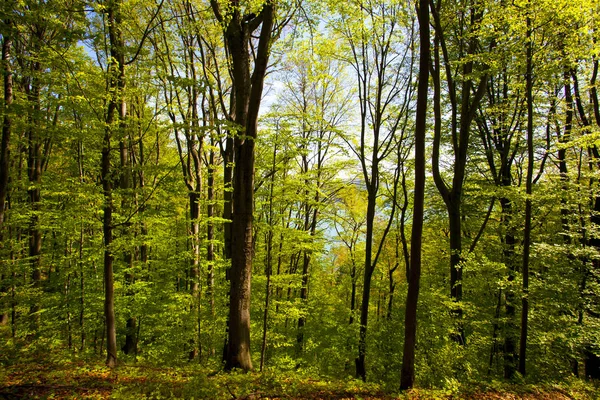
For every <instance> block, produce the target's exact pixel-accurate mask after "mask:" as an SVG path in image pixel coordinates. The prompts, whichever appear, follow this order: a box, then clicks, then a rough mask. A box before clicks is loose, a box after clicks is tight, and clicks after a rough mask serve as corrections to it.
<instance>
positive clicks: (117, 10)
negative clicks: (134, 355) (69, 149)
mask: <svg viewBox="0 0 600 400" xmlns="http://www.w3.org/2000/svg"><path fill="white" fill-rule="evenodd" d="M106 13H107V15H108V31H109V39H110V56H111V62H110V63H109V66H108V83H109V99H108V104H107V112H106V128H105V131H104V140H103V143H102V170H101V178H102V189H103V194H104V217H103V223H102V229H103V235H104V321H105V332H106V365H107V366H108V367H111V368H112V367H114V366H116V364H117V330H116V319H115V299H114V271H113V263H114V256H113V254H112V249H111V245H112V242H113V229H114V227H113V216H112V214H113V209H114V204H113V198H112V191H113V184H114V183H113V181H114V177H113V175H114V173H113V171H112V170H111V141H112V136H113V130H114V129H115V125H116V126H117V127H120V126H121V124H120V123H118V124H115V114H117V113H118V114H117V115H116V117H117V118H118V119H119V120H120V119H121V118H122V117H124V111H125V110H124V109H123V104H124V102H123V100H122V96H123V90H124V88H125V60H124V55H123V50H124V49H123V45H124V41H123V35H122V32H121V0H111V1H109V2H108V4H107V8H106ZM118 122H121V121H118Z"/></svg>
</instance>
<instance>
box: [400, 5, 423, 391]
mask: <svg viewBox="0 0 600 400" xmlns="http://www.w3.org/2000/svg"><path fill="white" fill-rule="evenodd" d="M417 13H418V19H419V84H418V85H419V86H418V91H417V113H416V116H415V189H414V197H413V224H412V231H411V245H410V246H411V247H410V268H409V271H408V272H409V275H408V293H407V295H406V314H405V317H404V352H403V356H402V373H401V377H400V389H401V390H407V389H410V388H412V387H413V385H414V382H415V348H416V343H417V303H418V300H419V287H420V279H421V243H422V233H423V213H424V198H425V137H426V133H427V95H428V94H427V92H428V80H429V64H430V42H429V2H428V1H427V0H419V3H418V8H417Z"/></svg>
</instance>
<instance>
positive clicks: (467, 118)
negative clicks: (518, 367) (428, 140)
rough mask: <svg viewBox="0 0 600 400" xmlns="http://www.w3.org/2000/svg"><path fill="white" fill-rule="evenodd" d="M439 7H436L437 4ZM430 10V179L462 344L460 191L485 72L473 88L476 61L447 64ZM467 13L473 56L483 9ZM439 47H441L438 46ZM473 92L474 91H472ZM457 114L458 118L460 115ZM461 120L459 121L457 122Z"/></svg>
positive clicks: (468, 44) (457, 338) (436, 12)
mask: <svg viewBox="0 0 600 400" xmlns="http://www.w3.org/2000/svg"><path fill="white" fill-rule="evenodd" d="M438 7H439V6H438ZM431 11H432V13H433V17H434V23H433V27H434V29H435V32H436V36H435V52H434V53H435V54H434V57H435V65H434V67H435V68H434V73H433V78H434V85H435V92H434V114H435V127H434V144H433V157H432V158H433V160H432V167H433V171H432V172H433V178H434V182H435V185H436V187H437V189H438V191H439V192H440V194H441V196H442V198H443V199H444V203H445V205H446V209H447V213H448V223H449V232H450V299H451V300H452V301H453V302H455V303H456V304H455V305H454V307H453V309H452V315H453V316H454V317H455V320H456V323H455V329H454V331H453V333H452V334H451V338H452V339H453V340H454V341H456V342H457V343H459V344H465V339H466V338H465V334H464V329H463V326H462V321H461V319H462V306H461V305H460V301H461V300H462V268H461V261H462V259H461V257H462V255H461V251H462V231H461V220H462V210H461V207H462V192H463V186H464V180H465V174H466V165H467V152H468V149H469V139H470V134H471V123H472V121H473V118H474V117H475V110H476V109H477V108H478V107H479V103H480V101H481V99H482V97H483V95H484V94H485V89H486V84H487V75H485V74H484V75H483V76H482V77H481V78H480V80H479V83H478V85H477V86H476V87H475V85H474V82H473V80H472V73H473V69H474V67H475V63H474V62H473V61H471V60H469V61H467V62H465V63H463V65H462V68H461V73H460V74H458V73H453V71H452V68H451V67H450V64H451V60H449V53H448V50H447V48H446V44H447V42H446V38H445V33H446V32H444V29H443V27H442V25H441V22H440V15H439V9H436V7H435V5H434V4H433V3H432V4H431ZM465 13H468V17H466V19H468V20H469V23H468V25H465V26H464V28H463V29H464V32H463V33H467V32H468V33H470V34H471V37H470V38H469V39H468V40H465V41H462V40H461V42H460V43H461V46H463V48H462V49H461V51H462V52H465V53H466V54H469V55H473V54H475V53H476V52H477V51H478V47H479V40H478V38H477V36H476V35H475V34H474V31H475V30H476V29H477V25H478V22H479V21H481V18H482V11H481V10H479V9H476V7H475V5H474V2H470V4H469V5H468V6H467V9H466V10H465ZM440 46H441V49H440ZM440 50H442V56H443V60H444V66H445V69H446V80H447V84H448V88H449V97H450V104H451V117H452V121H451V129H450V130H451V134H452V138H451V139H452V149H453V153H454V154H453V158H454V160H453V161H454V165H453V170H452V184H451V185H450V186H449V185H448V184H447V183H446V182H445V181H444V179H443V178H442V175H441V173H440V168H439V165H440V164H439V163H440V143H441V129H442V110H441V104H440V103H441V83H440V69H441V63H440ZM455 79H461V80H462V81H461V82H460V83H461V85H460V90H459V88H457V85H458V83H459V82H456V81H455ZM473 92H474V93H473ZM459 117H460V118H459ZM459 119H460V122H459Z"/></svg>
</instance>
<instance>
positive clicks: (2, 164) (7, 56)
mask: <svg viewBox="0 0 600 400" xmlns="http://www.w3.org/2000/svg"><path fill="white" fill-rule="evenodd" d="M5 23H6V25H7V26H9V27H10V21H7V22H5ZM11 53H12V36H11V34H10V33H8V34H5V35H4V40H3V41H2V70H3V83H4V112H3V114H4V120H3V122H2V142H1V144H0V239H1V238H2V235H3V229H4V215H5V211H6V207H7V203H6V196H7V195H8V177H9V161H10V135H11V132H12V118H11V111H12V110H11V106H12V102H13V78H12V69H11V64H10V62H11V57H12V56H11Z"/></svg>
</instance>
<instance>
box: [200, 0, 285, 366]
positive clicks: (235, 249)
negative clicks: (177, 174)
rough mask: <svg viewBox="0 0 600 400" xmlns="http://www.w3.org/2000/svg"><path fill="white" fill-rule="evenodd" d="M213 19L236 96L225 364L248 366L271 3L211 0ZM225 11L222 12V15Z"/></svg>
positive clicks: (272, 10)
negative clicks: (243, 6) (255, 9)
mask: <svg viewBox="0 0 600 400" xmlns="http://www.w3.org/2000/svg"><path fill="white" fill-rule="evenodd" d="M211 6H212V9H213V12H214V14H215V16H216V17H217V19H218V20H219V21H221V22H222V23H223V24H224V25H225V43H226V45H227V47H228V50H229V55H230V57H231V76H232V78H233V89H232V91H233V96H234V98H235V123H236V125H237V129H238V132H236V136H235V138H234V142H233V144H234V146H233V147H234V151H233V153H234V168H235V170H234V172H233V214H232V223H231V272H230V300H229V303H230V304H229V328H228V340H227V350H226V351H225V353H226V354H225V368H226V369H228V370H230V369H233V368H240V369H243V370H251V369H252V360H251V357H250V282H251V275H252V257H253V254H252V253H253V248H252V243H253V240H252V222H253V211H254V210H253V209H254V146H255V139H256V134H257V121H258V111H259V108H260V101H261V97H262V91H263V85H264V78H265V74H266V70H267V65H268V60H269V52H270V45H271V41H272V31H273V23H274V7H273V4H272V3H271V2H266V3H265V4H264V5H263V7H262V10H261V12H260V13H259V14H258V15H242V14H241V10H240V9H239V8H237V7H232V8H229V9H223V10H222V9H221V7H220V5H219V4H218V2H217V1H215V0H211ZM222 13H226V15H224V14H222ZM261 25H262V27H261V29H260V34H259V38H258V41H257V43H256V47H255V52H253V57H252V60H253V64H254V70H253V72H252V74H251V73H250V67H251V63H252V61H251V56H250V53H249V46H250V45H251V36H252V33H253V32H254V30H256V29H258V27H259V26H261Z"/></svg>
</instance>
